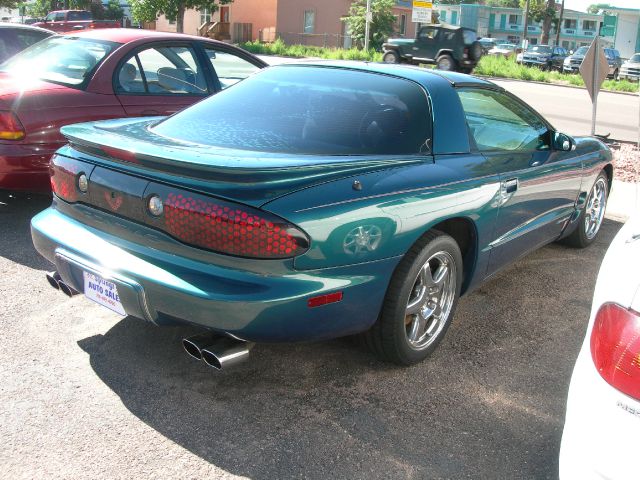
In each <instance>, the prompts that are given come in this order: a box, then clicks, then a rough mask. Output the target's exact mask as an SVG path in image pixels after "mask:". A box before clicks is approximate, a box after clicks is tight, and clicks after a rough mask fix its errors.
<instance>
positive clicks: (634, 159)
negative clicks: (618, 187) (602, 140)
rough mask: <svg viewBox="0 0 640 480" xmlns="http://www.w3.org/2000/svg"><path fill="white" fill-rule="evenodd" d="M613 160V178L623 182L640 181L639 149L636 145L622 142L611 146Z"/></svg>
mask: <svg viewBox="0 0 640 480" xmlns="http://www.w3.org/2000/svg"><path fill="white" fill-rule="evenodd" d="M611 149H612V150H613V160H614V162H615V174H614V175H615V178H616V179H618V180H622V181H623V182H629V183H638V182H639V181H640V151H638V146H637V145H633V144H629V143H623V144H618V145H617V146H616V145H614V146H611Z"/></svg>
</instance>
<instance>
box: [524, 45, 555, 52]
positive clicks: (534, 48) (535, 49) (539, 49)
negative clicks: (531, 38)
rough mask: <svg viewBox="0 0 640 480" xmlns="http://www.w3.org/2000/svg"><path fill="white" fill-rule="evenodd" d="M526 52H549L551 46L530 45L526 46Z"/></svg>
mask: <svg viewBox="0 0 640 480" xmlns="http://www.w3.org/2000/svg"><path fill="white" fill-rule="evenodd" d="M527 52H535V53H551V47H548V46H546V45H530V46H529V48H527Z"/></svg>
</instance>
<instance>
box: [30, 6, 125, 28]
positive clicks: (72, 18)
mask: <svg viewBox="0 0 640 480" xmlns="http://www.w3.org/2000/svg"><path fill="white" fill-rule="evenodd" d="M33 25H35V26H36V27H41V28H46V29H47V30H51V31H52V32H57V33H66V32H76V31H78V30H87V29H96V28H120V27H121V26H122V25H121V24H120V22H119V21H118V20H94V19H93V15H92V14H91V12H88V11H86V10H56V11H53V12H50V13H49V14H48V15H47V16H46V17H45V18H44V20H42V22H36V23H34V24H33Z"/></svg>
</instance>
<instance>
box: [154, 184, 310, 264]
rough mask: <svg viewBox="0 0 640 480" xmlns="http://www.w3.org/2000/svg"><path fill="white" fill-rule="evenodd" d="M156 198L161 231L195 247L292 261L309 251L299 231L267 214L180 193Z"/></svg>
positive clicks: (158, 193) (251, 256) (167, 192)
mask: <svg viewBox="0 0 640 480" xmlns="http://www.w3.org/2000/svg"><path fill="white" fill-rule="evenodd" d="M160 190H164V188H162V189H160ZM156 195H159V196H160V198H161V199H162V203H163V208H162V214H161V217H160V218H159V219H158V220H159V221H160V222H163V223H164V228H163V229H164V230H165V231H166V232H167V233H168V234H169V235H171V236H173V237H175V238H176V239H178V240H180V241H182V242H185V243H188V244H190V245H193V246H195V247H200V248H205V249H207V250H213V251H215V252H219V253H224V254H228V255H236V256H240V257H250V258H263V259H276V258H291V257H295V256H296V255H301V254H302V253H304V252H305V251H307V249H308V248H309V240H308V238H307V236H306V235H305V234H304V233H303V232H302V231H301V230H300V229H298V228H297V227H296V226H294V225H292V224H290V223H288V222H287V221H286V220H283V219H282V218H280V217H277V216H275V215H273V214H271V213H269V212H265V211H262V210H258V209H255V208H252V207H249V206H247V205H242V204H236V203H232V202H228V201H225V200H221V199H216V198H211V197H207V196H205V195H199V194H196V193H192V192H187V191H181V190H170V189H167V191H158V192H157V193H156ZM156 203H157V202H156ZM156 208H157V207H156ZM158 210H159V209H158ZM150 213H152V212H150Z"/></svg>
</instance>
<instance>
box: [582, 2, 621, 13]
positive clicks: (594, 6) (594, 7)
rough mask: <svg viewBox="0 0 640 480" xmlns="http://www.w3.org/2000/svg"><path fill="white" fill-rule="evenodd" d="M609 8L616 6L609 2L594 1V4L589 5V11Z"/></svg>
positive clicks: (595, 11)
mask: <svg viewBox="0 0 640 480" xmlns="http://www.w3.org/2000/svg"><path fill="white" fill-rule="evenodd" d="M609 8H615V7H613V6H611V5H609V4H608V3H594V4H592V5H589V7H588V8H587V12H589V13H599V12H600V10H607V9H609Z"/></svg>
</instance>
